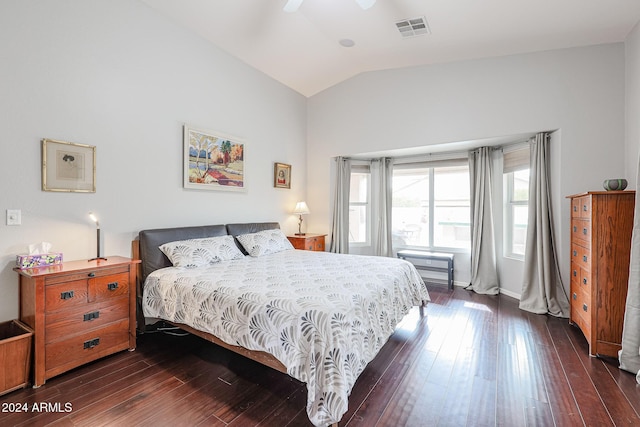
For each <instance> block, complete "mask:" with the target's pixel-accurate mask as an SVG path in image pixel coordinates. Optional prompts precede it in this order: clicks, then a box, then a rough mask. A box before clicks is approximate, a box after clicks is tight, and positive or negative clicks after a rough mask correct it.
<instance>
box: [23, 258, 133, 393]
mask: <svg viewBox="0 0 640 427" xmlns="http://www.w3.org/2000/svg"><path fill="white" fill-rule="evenodd" d="M136 262H137V261H132V260H131V259H129V258H123V257H110V258H108V259H107V260H93V261H86V260H82V261H71V262H65V263H63V264H60V265H53V266H49V267H40V268H32V269H25V270H20V269H17V268H16V269H15V271H16V272H18V273H19V274H20V320H22V321H23V322H24V323H26V324H27V325H29V326H31V328H33V330H34V369H33V372H34V381H33V385H34V386H36V387H38V386H41V385H42V384H44V383H45V381H46V380H47V379H49V378H51V377H53V376H55V375H59V374H61V373H63V372H65V371H68V370H70V369H72V368H75V367H77V366H80V365H82V364H85V363H87V362H90V361H92V360H95V359H98V358H101V357H104V356H107V355H109V354H112V353H115V352H117V351H121V350H125V349H129V350H133V349H135V346H136V335H135V326H136V325H135V318H136V317H135V293H136V268H135V263H136Z"/></svg>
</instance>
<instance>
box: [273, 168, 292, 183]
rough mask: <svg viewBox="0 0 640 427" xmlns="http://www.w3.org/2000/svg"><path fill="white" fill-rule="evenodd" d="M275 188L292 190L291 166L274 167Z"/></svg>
mask: <svg viewBox="0 0 640 427" xmlns="http://www.w3.org/2000/svg"><path fill="white" fill-rule="evenodd" d="M273 186H274V187H276V188H291V165H287V164H284V163H276V164H275V165H274V167H273Z"/></svg>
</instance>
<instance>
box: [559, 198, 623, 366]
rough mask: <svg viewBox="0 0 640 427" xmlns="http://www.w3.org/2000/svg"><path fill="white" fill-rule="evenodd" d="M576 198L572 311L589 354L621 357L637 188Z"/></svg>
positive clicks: (572, 209) (572, 238)
mask: <svg viewBox="0 0 640 427" xmlns="http://www.w3.org/2000/svg"><path fill="white" fill-rule="evenodd" d="M569 198H570V199H571V295H570V302H571V312H570V319H569V321H570V322H571V323H573V324H575V325H577V326H578V327H579V328H580V329H581V330H582V332H583V333H584V335H585V337H586V339H587V342H588V343H589V354H591V355H594V356H595V355H603V356H611V357H617V356H618V350H620V348H621V343H622V324H623V322H624V311H625V305H626V299H627V286H628V283H627V282H628V280H629V257H630V251H631V233H632V230H633V215H634V205H635V192H634V191H598V192H588V193H583V194H576V195H573V196H569Z"/></svg>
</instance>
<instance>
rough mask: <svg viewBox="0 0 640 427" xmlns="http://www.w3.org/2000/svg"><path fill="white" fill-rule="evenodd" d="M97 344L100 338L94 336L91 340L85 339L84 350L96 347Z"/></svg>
mask: <svg viewBox="0 0 640 427" xmlns="http://www.w3.org/2000/svg"><path fill="white" fill-rule="evenodd" d="M98 344H100V338H94V339H92V340H89V341H85V342H84V349H85V350H86V349H88V348H93V347H97V346H98Z"/></svg>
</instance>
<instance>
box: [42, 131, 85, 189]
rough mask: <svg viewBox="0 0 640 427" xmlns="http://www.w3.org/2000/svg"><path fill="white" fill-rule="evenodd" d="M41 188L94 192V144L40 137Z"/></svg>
mask: <svg viewBox="0 0 640 427" xmlns="http://www.w3.org/2000/svg"><path fill="white" fill-rule="evenodd" d="M42 190H43V191H62V192H73V193H95V192H96V147H95V146H92V145H85V144H75V143H73V142H66V141H56V140H54V139H43V140H42Z"/></svg>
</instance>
